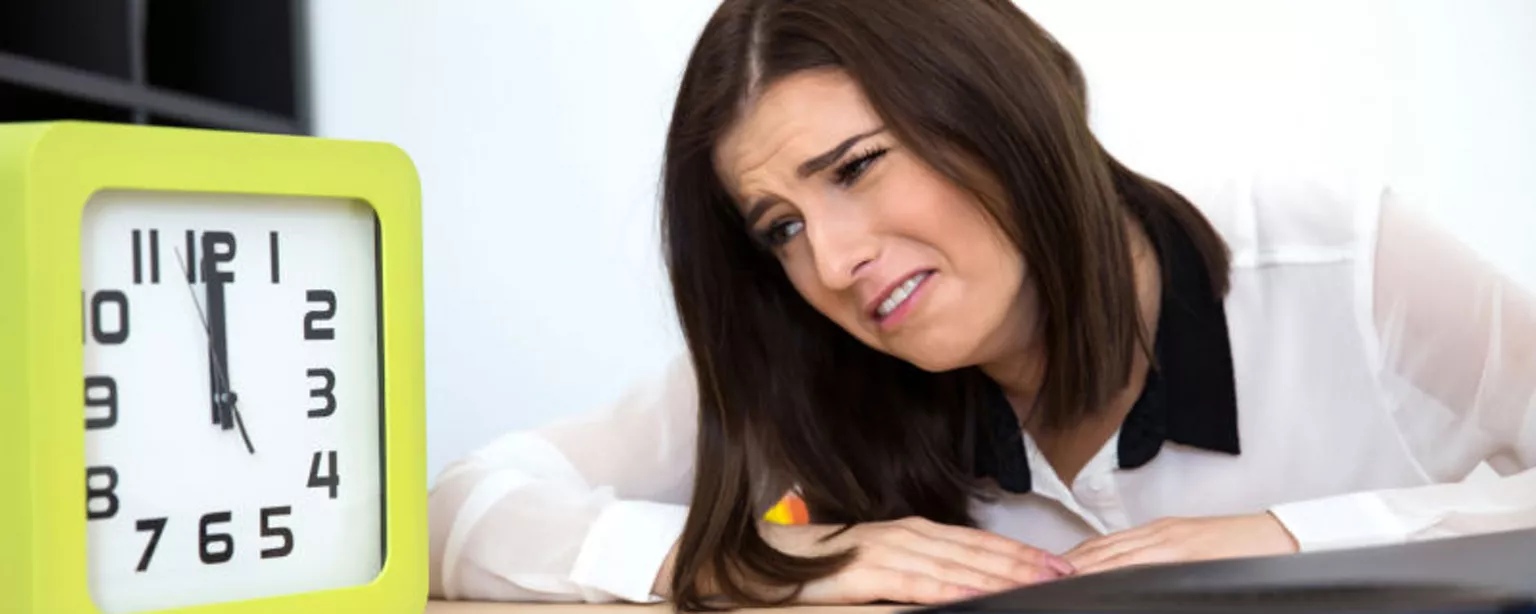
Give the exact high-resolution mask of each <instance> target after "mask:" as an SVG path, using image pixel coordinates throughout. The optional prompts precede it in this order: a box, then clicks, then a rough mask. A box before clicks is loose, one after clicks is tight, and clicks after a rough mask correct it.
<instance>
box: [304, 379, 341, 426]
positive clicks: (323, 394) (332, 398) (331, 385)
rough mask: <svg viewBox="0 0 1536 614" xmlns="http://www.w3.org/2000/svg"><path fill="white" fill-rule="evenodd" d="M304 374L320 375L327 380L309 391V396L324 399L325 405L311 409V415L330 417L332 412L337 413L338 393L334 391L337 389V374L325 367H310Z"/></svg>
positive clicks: (312, 416)
mask: <svg viewBox="0 0 1536 614" xmlns="http://www.w3.org/2000/svg"><path fill="white" fill-rule="evenodd" d="M304 374H305V375H306V376H308V377H318V378H321V379H323V380H325V383H324V384H321V385H320V387H319V388H313V389H310V391H309V398H311V399H324V400H325V407H321V408H319V409H310V410H309V417H311V418H328V417H330V415H331V414H334V413H336V395H335V393H334V391H335V390H336V374H335V373H332V372H331V370H330V369H324V368H321V369H310V370H308V371H306V372H305V373H304Z"/></svg>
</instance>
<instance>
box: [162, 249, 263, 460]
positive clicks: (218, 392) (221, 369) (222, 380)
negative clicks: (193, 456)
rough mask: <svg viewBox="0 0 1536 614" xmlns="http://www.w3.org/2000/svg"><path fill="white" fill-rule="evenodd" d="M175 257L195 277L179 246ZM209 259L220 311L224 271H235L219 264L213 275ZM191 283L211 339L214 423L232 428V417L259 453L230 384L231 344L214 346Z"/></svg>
mask: <svg viewBox="0 0 1536 614" xmlns="http://www.w3.org/2000/svg"><path fill="white" fill-rule="evenodd" d="M220 234H225V233H220ZM231 241H233V239H232V238H231ZM204 251H205V253H210V252H207V250H204ZM232 256H233V254H232V253H231V254H229V255H228V256H226V259H227V258H228V257H232ZM176 258H177V262H178V264H180V265H181V272H182V275H183V276H184V277H187V278H188V279H193V278H192V275H191V274H190V273H188V272H187V271H188V269H187V261H186V259H185V258H184V257H183V256H182V255H181V250H179V249H178V250H176ZM207 262H208V260H207V259H205V260H204V263H205V268H204V271H203V272H204V275H205V280H206V279H213V280H215V284H210V285H219V286H220V288H219V290H218V293H219V298H220V300H219V302H218V304H219V306H220V308H221V311H222V307H223V300H222V299H223V288H222V286H223V281H225V280H226V278H225V277H224V275H229V276H230V277H233V275H232V274H219V273H217V266H216V265H215V266H214V267H213V268H214V269H215V273H216V274H215V275H213V276H208V275H207V273H208V271H207V268H206V263H207ZM205 283H207V282H206V281H205ZM192 284H193V282H190V281H189V282H187V295H188V296H189V297H190V298H191V299H192V306H193V307H195V308H197V317H198V319H200V320H201V321H202V324H203V333H204V339H205V340H207V341H208V365H209V372H210V377H209V387H210V389H211V394H210V404H211V406H212V408H213V422H214V424H220V425H223V426H224V428H226V429H227V428H229V426H228V425H227V421H229V420H230V418H231V417H233V422H234V425H235V426H236V427H238V428H239V429H240V439H241V440H243V441H244V442H245V449H246V450H247V451H249V452H250V453H251V454H255V453H256V448H255V447H254V446H252V445H251V437H250V435H249V434H248V433H246V431H245V420H244V419H242V418H241V416H240V409H239V406H238V403H239V397H238V396H237V395H236V394H235V392H234V391H233V390H230V387H229V369H228V366H227V365H228V354H229V350H228V346H227V344H225V345H224V347H223V351H222V352H216V351H215V350H214V342H213V338H214V335H213V330H212V326H210V325H209V320H208V316H207V315H206V314H204V312H203V306H202V304H201V303H199V302H198V300H197V293H196V292H195V291H194V290H193V289H192ZM210 294H211V293H210ZM210 304H212V302H211V301H210ZM220 315H221V316H222V315H223V314H222V313H221V314H220ZM219 322H220V324H222V323H223V318H222V317H220V318H219ZM222 332H223V327H222V326H221V327H220V333H221V337H222Z"/></svg>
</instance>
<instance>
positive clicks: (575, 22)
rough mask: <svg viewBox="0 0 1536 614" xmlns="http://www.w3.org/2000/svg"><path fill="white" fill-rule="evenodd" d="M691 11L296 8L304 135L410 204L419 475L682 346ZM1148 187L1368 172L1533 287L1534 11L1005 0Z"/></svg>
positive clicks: (654, 364) (555, 414)
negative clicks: (665, 209) (353, 153)
mask: <svg viewBox="0 0 1536 614" xmlns="http://www.w3.org/2000/svg"><path fill="white" fill-rule="evenodd" d="M714 4H715V2H714V0H577V1H562V2H551V1H548V0H437V1H432V2H429V1H428V0H417V1H407V0H322V1H320V2H315V3H312V6H313V15H312V25H313V28H314V29H313V37H314V40H313V54H314V61H315V65H314V79H315V86H314V92H315V96H316V100H315V110H316V120H317V127H318V131H319V132H320V134H322V135H324V136H334V137H343V138H364V139H377V140H387V141H392V142H394V143H397V144H399V145H401V146H402V147H404V148H405V150H406V151H407V152H409V153H410V154H411V156H412V157H413V158H414V159H415V161H416V163H417V165H418V167H419V168H420V171H421V176H422V181H423V184H424V185H423V197H424V199H425V220H424V224H425V231H426V237H425V239H426V246H425V248H426V253H425V259H426V283H427V289H426V292H427V296H426V309H427V313H426V316H427V368H428V371H427V377H428V382H427V384H428V385H427V401H428V408H429V419H428V437H429V450H428V451H429V464H430V466H429V469H430V470H431V471H432V472H434V473H435V472H436V471H437V470H439V469H440V468H441V467H442V466H443V465H444V464H445V463H446V462H447V461H449V460H451V459H452V458H453V457H455V456H457V455H460V454H462V453H464V452H465V451H467V450H469V449H470V448H472V447H474V446H476V445H478V444H480V443H482V442H484V441H486V440H487V439H488V438H490V437H492V436H494V435H495V434H496V433H499V432H502V431H505V430H508V429H514V428H523V427H529V426H534V425H538V424H542V423H545V422H547V421H549V420H552V419H556V418H559V417H563V416H569V415H572V414H575V413H579V412H582V411H585V410H589V409H592V408H596V407H599V406H601V405H602V404H604V403H607V402H609V401H611V400H613V399H614V398H616V397H617V396H618V395H619V394H620V393H621V392H622V391H623V390H624V389H625V388H626V387H627V386H629V385H631V384H633V383H635V382H636V381H638V380H639V379H641V378H645V377H649V376H652V375H654V374H656V373H657V372H658V370H659V369H660V367H661V362H662V361H663V360H665V359H666V358H667V357H669V356H671V355H673V354H674V353H675V352H678V351H680V349H681V342H680V340H679V336H678V334H677V332H676V324H675V323H674V321H673V320H672V312H671V307H670V299H669V294H668V290H667V288H666V284H665V277H664V273H663V269H662V266H661V259H660V252H659V247H658V244H657V240H658V239H657V234H656V221H655V211H656V185H657V180H658V179H657V177H658V171H659V164H660V148H661V144H662V139H663V135H664V131H665V127H666V120H667V115H668V112H669V109H670V106H671V100H672V95H673V91H674V87H675V85H676V83H677V79H678V76H679V74H680V72H681V70H682V66H683V63H684V60H685V59H686V57H687V53H688V51H689V49H690V48H691V46H692V44H693V40H694V37H695V36H696V35H697V33H698V30H699V29H700V28H701V27H702V26H703V23H704V22H705V20H706V19H707V18H708V16H709V13H710V12H711V11H712V10H713V7H714ZM1019 4H1020V5H1021V6H1023V7H1024V8H1025V10H1027V11H1029V12H1030V13H1031V14H1032V15H1034V16H1035V17H1036V18H1037V19H1038V20H1040V21H1041V23H1043V24H1044V25H1045V26H1046V27H1047V28H1048V29H1050V30H1051V31H1053V32H1054V33H1055V34H1056V35H1057V36H1058V38H1060V39H1061V40H1062V42H1063V43H1064V44H1066V45H1067V46H1068V47H1069V48H1070V49H1071V50H1072V51H1073V52H1074V53H1075V54H1077V56H1078V57H1079V60H1080V61H1081V62H1082V63H1083V65H1084V67H1085V69H1086V71H1087V72H1088V75H1089V80H1090V87H1091V88H1092V93H1091V96H1092V99H1093V105H1094V111H1095V116H1094V121H1095V124H1096V125H1097V127H1098V129H1099V132H1100V134H1101V137H1102V138H1103V139H1104V140H1105V142H1106V143H1107V144H1108V145H1109V147H1110V148H1111V149H1112V150H1113V151H1115V152H1116V153H1117V154H1118V155H1120V156H1121V157H1122V158H1124V159H1126V160H1127V162H1128V163H1130V164H1132V165H1133V166H1137V167H1139V168H1142V169H1146V170H1147V171H1148V172H1151V173H1153V174H1156V172H1157V171H1158V170H1160V169H1166V170H1169V171H1175V170H1177V171H1180V172H1188V171H1189V170H1190V169H1199V170H1204V169H1211V171H1212V172H1219V169H1220V168H1223V167H1225V166H1228V165H1231V164H1252V163H1259V162H1262V161H1265V160H1271V161H1287V160H1296V159H1305V158H1311V157H1317V158H1321V159H1326V160H1345V161H1348V160H1363V161H1367V162H1368V163H1369V162H1371V161H1376V162H1378V163H1379V164H1381V165H1384V166H1385V167H1386V168H1388V169H1389V170H1390V171H1391V173H1392V175H1393V177H1394V178H1395V179H1396V180H1397V181H1398V183H1400V184H1402V185H1405V186H1407V187H1409V188H1410V189H1411V191H1413V192H1416V193H1419V194H1423V195H1426V196H1428V197H1429V198H1428V200H1427V204H1428V206H1430V207H1431V209H1430V213H1431V214H1432V215H1434V216H1435V217H1436V218H1437V219H1439V220H1441V221H1442V222H1444V223H1445V224H1446V226H1447V228H1449V229H1451V230H1452V231H1453V232H1455V233H1457V234H1458V235H1460V236H1462V237H1463V238H1464V239H1465V240H1467V241H1468V242H1470V243H1473V244H1474V245H1476V246H1477V247H1478V248H1479V249H1481V250H1482V251H1483V253H1484V254H1485V255H1487V256H1488V257H1489V258H1490V259H1492V260H1494V261H1495V262H1497V263H1499V264H1501V265H1503V266H1504V267H1505V268H1506V269H1508V270H1510V272H1511V273H1512V274H1514V275H1516V276H1517V277H1518V278H1520V279H1522V280H1523V281H1525V282H1526V283H1528V284H1531V285H1532V286H1536V242H1533V241H1531V240H1529V238H1528V235H1529V234H1530V233H1531V232H1532V231H1533V230H1536V196H1532V192H1531V187H1530V186H1529V185H1528V183H1529V182H1527V181H1526V176H1527V175H1528V174H1529V172H1530V171H1529V170H1527V169H1533V168H1536V114H1533V110H1536V2H1528V1H1526V0H1378V1H1364V0H1356V1H1340V0H1264V1H1259V0H1253V1H1246V2H1233V1H1231V0H1203V1H1196V0H1160V1H1158V2H1143V1H1137V0H1019Z"/></svg>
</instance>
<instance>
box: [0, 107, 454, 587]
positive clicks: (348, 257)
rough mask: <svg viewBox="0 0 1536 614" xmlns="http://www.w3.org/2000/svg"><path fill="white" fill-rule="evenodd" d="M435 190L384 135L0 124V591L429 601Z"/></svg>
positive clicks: (93, 125)
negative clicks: (427, 229) (428, 367)
mask: <svg viewBox="0 0 1536 614" xmlns="http://www.w3.org/2000/svg"><path fill="white" fill-rule="evenodd" d="M419 195H420V188H419V182H418V178H417V175H416V172H415V169H414V167H413V165H412V164H411V162H410V160H409V158H407V157H406V155H405V154H404V153H403V152H401V150H400V149H398V148H396V147H394V146H391V145H388V144H383V143H368V142H354V141H340V140H332V139H320V138H311V137H294V136H278V135H260V134H244V133H233V132H218V131H204V130H189V129H181V128H162V127H146V126H128V125H112V124H93V123H84V122H58V123H38V124H8V125H0V497H3V500H0V612H8V613H9V612H27V613H34V612H35V613H47V614H94V613H98V612H100V613H108V614H117V613H129V612H176V613H184V614H194V613H196V614H257V613H271V612H282V613H284V614H297V613H309V612H314V613H322V612H323V613H332V612H371V613H373V612H376V613H381V614H385V613H394V612H399V613H406V612H409V613H412V614H419V613H420V612H421V611H422V610H423V609H424V607H425V601H426V582H427V562H426V547H427V546H426V475H425V471H426V470H425V453H426V446H425V434H424V433H425V414H424V407H423V405H424V400H423V399H424V396H423V365H422V280H421V205H420V196H419Z"/></svg>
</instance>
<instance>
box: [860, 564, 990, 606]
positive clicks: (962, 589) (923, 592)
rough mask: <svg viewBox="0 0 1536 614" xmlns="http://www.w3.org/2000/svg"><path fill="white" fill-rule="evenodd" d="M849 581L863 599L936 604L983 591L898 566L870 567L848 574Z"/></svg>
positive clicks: (960, 598) (985, 591) (968, 596)
mask: <svg viewBox="0 0 1536 614" xmlns="http://www.w3.org/2000/svg"><path fill="white" fill-rule="evenodd" d="M849 581H850V582H851V583H854V584H855V585H856V586H858V588H855V589H854V590H855V591H856V592H859V593H863V594H865V595H866V599H864V600H863V601H864V602H866V603H867V602H872V601H894V602H898V603H916V604H939V603H948V602H953V601H960V600H963V599H970V598H972V597H977V596H980V595H983V594H986V593H987V592H988V591H987V590H985V589H977V588H975V587H972V586H967V585H965V584H958V583H954V582H948V581H945V580H944V579H942V578H939V577H936V576H932V575H929V574H926V573H921V572H914V571H905V570H901V569H892V568H882V567H872V568H867V569H863V570H859V571H855V572H853V573H852V574H850V577H849Z"/></svg>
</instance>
